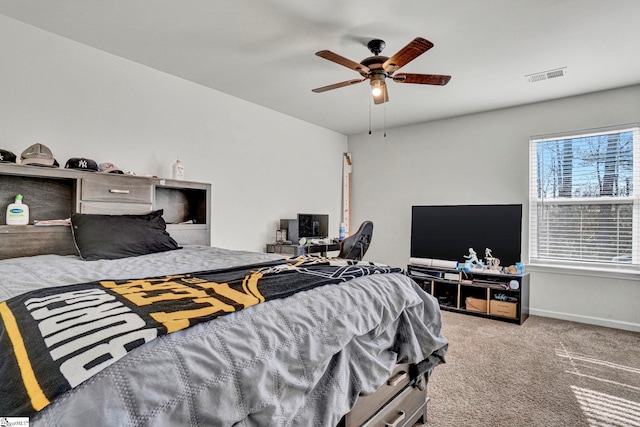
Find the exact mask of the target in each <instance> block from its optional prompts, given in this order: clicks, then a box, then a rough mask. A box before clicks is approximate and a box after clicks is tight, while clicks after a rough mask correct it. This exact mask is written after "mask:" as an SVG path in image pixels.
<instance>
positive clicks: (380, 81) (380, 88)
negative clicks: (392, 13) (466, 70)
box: [312, 37, 451, 104]
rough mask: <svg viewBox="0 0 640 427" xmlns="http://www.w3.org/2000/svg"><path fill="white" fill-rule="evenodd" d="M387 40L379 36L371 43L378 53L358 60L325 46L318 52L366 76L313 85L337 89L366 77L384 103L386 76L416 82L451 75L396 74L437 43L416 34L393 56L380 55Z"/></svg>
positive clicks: (378, 100)
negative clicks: (325, 48) (324, 84)
mask: <svg viewBox="0 0 640 427" xmlns="http://www.w3.org/2000/svg"><path fill="white" fill-rule="evenodd" d="M385 46H386V43H385V42H384V41H383V40H379V39H375V40H371V41H370V42H369V43H367V47H368V48H369V50H370V51H371V53H373V55H374V56H370V57H368V58H365V59H363V60H362V61H360V62H359V63H358V62H355V61H352V60H350V59H348V58H345V57H344V56H340V55H338V54H337V53H333V52H331V51H329V50H321V51H320V52H316V55H318V56H319V57H321V58H324V59H328V60H329V61H332V62H335V63H336V64H339V65H342V66H344V67H347V68H350V69H352V70H354V71H357V72H358V73H360V75H361V76H362V77H363V78H362V79H353V80H347V81H345V82H340V83H335V84H332V85H329V86H323V87H319V88H316V89H312V92H316V93H321V92H326V91H328V90H332V89H337V88H340V87H344V86H351V85H354V84H356V83H361V82H363V81H365V80H369V81H370V82H371V94H372V95H373V102H374V103H376V104H382V103H384V102H387V101H389V94H388V93H387V85H386V82H385V80H386V79H387V78H389V79H392V80H393V81H394V82H396V83H414V84H421V85H440V86H444V85H446V84H447V83H448V82H449V80H450V79H451V76H443V75H438V74H408V73H403V74H396V75H395V76H394V75H393V73H395V72H396V71H397V70H399V69H400V68H401V67H403V66H405V65H406V64H408V63H409V62H411V61H413V60H414V59H416V58H417V57H418V56H420V55H422V54H423V53H425V52H426V51H427V50H429V49H431V48H432V47H433V43H431V42H430V41H429V40H426V39H423V38H422V37H416V38H415V39H413V40H412V41H411V42H410V43H409V44H408V45H406V46H405V47H403V48H402V49H400V50H399V51H398V52H397V53H396V54H395V55H393V56H392V57H390V58H387V57H386V56H380V52H382V50H383V49H384V48H385Z"/></svg>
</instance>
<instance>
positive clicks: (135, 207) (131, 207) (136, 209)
mask: <svg viewBox="0 0 640 427" xmlns="http://www.w3.org/2000/svg"><path fill="white" fill-rule="evenodd" d="M152 210H153V205H152V204H151V203H149V204H142V203H115V202H114V203H111V202H85V201H81V202H80V213H85V214H101V215H125V214H126V215H140V214H146V213H149V212H151V211H152Z"/></svg>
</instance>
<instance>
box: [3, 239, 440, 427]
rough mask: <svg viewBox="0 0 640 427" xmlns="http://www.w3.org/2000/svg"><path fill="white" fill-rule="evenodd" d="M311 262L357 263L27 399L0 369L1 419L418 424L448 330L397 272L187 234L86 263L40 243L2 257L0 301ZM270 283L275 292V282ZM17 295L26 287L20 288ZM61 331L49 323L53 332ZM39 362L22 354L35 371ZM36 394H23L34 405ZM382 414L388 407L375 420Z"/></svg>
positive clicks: (157, 340)
mask: <svg viewBox="0 0 640 427" xmlns="http://www.w3.org/2000/svg"><path fill="white" fill-rule="evenodd" d="M0 228H1V227H0ZM0 231H1V230H0ZM4 249H6V248H4ZM5 253H6V251H5ZM81 255H82V253H81ZM85 258H86V257H85ZM311 264H317V265H318V267H319V268H336V269H341V270H340V271H348V272H349V274H351V271H352V270H351V269H353V268H355V269H359V270H362V271H364V273H363V274H362V275H359V274H355V275H354V276H353V277H351V276H349V275H347V276H341V278H339V279H338V280H333V279H332V281H331V282H328V283H324V282H323V283H321V284H319V285H317V286H312V287H308V288H301V289H298V290H296V291H291V292H285V293H282V294H278V295H277V296H275V297H274V298H272V299H270V298H267V300H265V301H264V302H260V303H256V304H247V305H246V308H242V307H241V308H242V309H237V310H231V311H230V312H228V313H225V314H224V315H222V316H215V318H204V319H203V320H202V321H198V322H194V323H193V324H190V325H189V326H188V327H177V328H175V331H168V332H170V333H166V334H159V335H158V336H157V337H154V339H148V340H146V339H145V340H142V341H140V340H139V341H140V342H138V343H137V344H136V345H135V346H131V348H130V349H129V348H128V349H127V350H128V351H127V352H126V353H125V354H122V355H118V357H115V356H114V354H110V356H109V357H111V356H113V359H114V360H113V361H108V360H107V359H104V358H103V359H101V360H99V361H98V362H95V363H94V365H92V366H95V365H100V369H96V371H95V372H92V373H91V375H87V376H86V377H82V376H80V377H79V378H80V380H78V381H76V382H77V384H76V383H75V382H74V383H73V384H72V385H69V386H68V387H66V388H63V389H59V390H57V391H56V393H55V394H54V393H52V395H51V396H49V395H47V402H46V404H45V405H40V406H41V407H38V408H37V409H36V408H34V409H33V410H25V409H24V408H25V406H24V405H25V403H24V402H22V403H20V402H18V403H11V404H9V403H5V402H7V401H8V400H12V402H13V401H17V400H19V399H18V397H17V396H18V395H20V394H21V393H22V394H23V395H24V394H25V393H24V390H26V389H28V386H25V385H24V384H20V383H19V382H17V381H7V380H6V379H7V378H9V376H7V375H5V373H6V371H4V372H3V381H2V382H1V384H0V400H1V403H0V406H1V405H4V407H3V408H2V409H1V410H0V416H28V417H29V418H30V425H32V426H65V427H68V426H85V425H87V422H89V421H90V423H91V425H95V426H107V425H108V426H113V425H118V426H125V425H132V426H183V425H184V426H187V425H191V426H232V425H233V426H235V425H238V426H307V425H309V426H337V425H344V426H351V425H367V426H369V425H378V424H377V423H381V424H380V425H385V423H387V424H386V425H389V424H393V425H397V426H404V425H412V424H413V423H414V422H415V421H419V420H422V421H426V403H427V400H428V399H427V398H426V391H425V390H426V383H427V381H428V376H429V374H430V373H431V372H432V370H433V369H434V368H435V367H436V366H437V365H438V364H440V363H443V362H444V357H445V354H446V350H447V341H446V339H445V338H444V337H442V335H441V334H440V329H441V318H440V310H439V306H438V303H437V301H436V300H435V299H434V298H433V297H432V296H430V295H429V294H427V293H426V292H424V291H423V290H422V289H421V288H420V287H419V286H418V285H417V284H416V283H415V282H413V281H412V280H411V279H410V278H409V277H407V276H406V275H404V274H403V273H402V272H401V271H399V270H398V269H391V268H388V267H385V266H380V265H372V263H368V262H364V263H360V264H356V265H351V264H352V263H351V262H345V261H342V260H335V259H323V258H319V257H305V259H300V258H298V259H293V258H292V259H285V258H283V257H282V255H278V254H267V253H255V252H246V251H236V250H228V249H222V248H216V247H210V246H205V245H189V244H186V245H185V244H183V245H180V248H179V249H175V250H162V251H160V252H155V253H148V254H143V255H138V256H126V257H122V258H117V259H99V260H93V261H87V260H83V259H81V257H79V256H78V255H59V254H42V255H34V256H20V257H15V258H7V259H0V305H2V304H8V305H7V307H9V306H10V304H14V303H15V301H17V300H20V301H28V303H24V305H25V306H27V307H28V306H29V304H34V301H36V302H37V303H38V304H41V305H40V306H38V307H39V308H41V309H42V307H44V305H42V304H45V303H44V302H42V301H44V300H42V299H40V300H38V299H37V298H36V297H37V296H39V295H43V294H41V292H45V293H47V292H59V291H58V289H75V288H73V287H74V286H87V285H85V284H95V283H100V284H104V283H113V284H119V283H125V282H126V283H131V282H133V281H135V280H134V279H136V280H137V279H145V278H147V279H148V278H159V277H166V276H172V277H173V276H175V277H177V276H180V275H183V276H185V275H188V276H189V277H191V276H192V275H193V277H196V276H197V275H198V274H200V273H203V272H205V273H211V274H223V275H224V274H229V272H230V271H245V270H246V271H251V272H255V271H260V272H266V271H267V270H268V271H269V272H272V271H274V270H287V272H288V270H290V269H292V268H298V265H304V266H305V271H306V272H307V274H310V275H315V274H316V270H314V268H316V267H314V266H312V265H311ZM307 265H309V267H308V268H307V267H306V266H307ZM265 269H266V270H265ZM278 272H280V271H278ZM243 274H244V273H243ZM252 274H253V273H252ZM264 276H265V278H266V276H267V274H266V273H265V274H264ZM198 277H199V276H198ZM203 277H204V276H203ZM225 277H226V276H225ZM278 277H279V276H278ZM274 280H275V279H274ZM278 280H280V281H278V282H277V283H278V285H277V286H275V285H274V289H276V288H277V289H280V287H281V286H282V283H285V282H286V281H285V282H283V281H282V280H284V279H280V278H279V279H278ZM287 280H289V279H287ZM229 283H231V281H229ZM274 283H276V282H274ZM287 283H289V282H287ZM114 286H115V285H114ZM287 286H288V285H287ZM58 287H63V288H58ZM54 289H55V291H54ZM25 293H26V295H31V297H29V298H28V299H25V298H27V297H21V295H25ZM34 295H35V297H34ZM20 298H23V299H20ZM51 307H52V310H55V309H56V307H58V308H59V307H60V306H53V305H52V306H51ZM29 309H31V308H29ZM5 312H6V310H5ZM34 312H35V311H34ZM3 315H4V314H3ZM3 320H4V323H3V324H2V330H0V341H1V340H4V342H2V345H5V346H6V343H7V341H10V339H9V337H8V335H9V334H8V333H7V331H8V328H7V327H6V318H4V317H3ZM60 324H62V322H60ZM77 324H78V322H77V323H75V325H77ZM30 328H34V330H35V326H30ZM71 329H73V328H70V327H69V328H68V329H64V325H63V326H60V331H63V332H64V331H66V330H71ZM169 329H170V328H169ZM41 331H42V329H41ZM42 334H45V333H44V332H42ZM45 335H46V334H45ZM51 336H52V335H49V337H51ZM42 338H43V337H40V339H42ZM24 339H25V343H24V344H25V348H26V349H27V350H28V351H31V348H35V347H37V345H36V344H31V343H30V342H29V334H25V338H24ZM105 342H106V341H102V344H104V343H105ZM55 345H60V347H62V346H64V345H65V341H61V340H59V341H58V342H56V343H55ZM54 347H55V346H54ZM5 350H6V349H5ZM7 354H8V353H6V352H5V353H4V356H3V360H2V362H0V369H5V370H6V369H14V370H15V366H17V365H18V363H16V362H15V361H14V362H11V363H13V365H11V366H13V368H11V367H9V368H7V365H10V363H9V362H8V360H10V359H11V357H8V356H7ZM67 354H71V355H75V354H76V353H71V352H70V351H69V352H68V353H67ZM37 360H39V359H38V358H34V359H32V362H33V363H32V364H33V365H34V366H33V369H34V370H35V371H36V372H37V371H38V369H39V368H38V361H37ZM96 360H98V359H96ZM47 363H49V362H47ZM56 366H57V365H56ZM87 366H89V365H87ZM83 369H84V368H83ZM40 370H41V371H44V368H41V369H40ZM87 370H88V371H89V370H91V367H87ZM72 374H73V375H77V374H78V373H77V371H74V372H73V373H72ZM73 375H71V377H73ZM74 378H75V377H74ZM23 381H24V380H23ZM70 383H71V382H70ZM43 388H44V387H43ZM45 391H46V389H45ZM45 394H46V392H45ZM26 395H29V394H28V390H27V393H26ZM9 397H10V398H11V399H8V398H9ZM393 401H395V402H396V404H401V403H404V404H409V403H411V402H413V403H411V408H417V409H416V410H412V412H411V413H405V412H403V411H400V410H397V409H396V408H395V405H396V404H392V405H390V403H392V402H393ZM33 402H34V401H33V400H32V401H31V402H27V403H28V404H30V405H31V407H34V404H33ZM11 405H14V406H11ZM20 405H23V406H20ZM16 408H20V409H16ZM385 408H386V409H385ZM381 409H385V410H386V411H387V413H384V411H381ZM3 411H4V412H5V413H2V412H3ZM383 415H384V416H385V417H386V416H387V415H389V417H391V418H386V419H387V421H385V419H383V418H384V417H383ZM389 419H391V420H392V421H388V420H389Z"/></svg>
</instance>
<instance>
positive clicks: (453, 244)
mask: <svg viewBox="0 0 640 427" xmlns="http://www.w3.org/2000/svg"><path fill="white" fill-rule="evenodd" d="M411 209H412V211H411V257H415V258H431V259H442V260H448V261H458V262H464V261H465V257H464V256H465V255H468V254H469V248H473V249H474V250H475V252H476V253H477V256H478V258H479V259H484V258H485V249H486V248H489V249H491V255H492V256H493V257H495V258H498V259H500V265H501V266H509V265H513V264H515V263H516V262H519V261H520V251H521V244H522V205H441V206H412V208H411Z"/></svg>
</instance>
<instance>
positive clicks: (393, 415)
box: [362, 386, 427, 427]
mask: <svg viewBox="0 0 640 427" xmlns="http://www.w3.org/2000/svg"><path fill="white" fill-rule="evenodd" d="M426 405H427V395H426V392H425V391H424V390H420V389H419V388H417V387H412V386H407V387H406V388H405V389H404V390H403V391H402V393H400V394H399V395H398V396H397V397H396V398H394V399H393V400H392V401H391V402H389V403H388V404H387V405H386V406H385V407H384V408H382V410H380V412H378V413H377V414H376V415H375V416H374V417H373V418H371V419H370V420H369V421H367V422H366V423H365V424H363V425H362V427H391V426H393V427H411V426H413V425H414V424H415V423H416V421H418V420H420V419H421V418H422V420H423V421H425V409H426Z"/></svg>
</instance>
